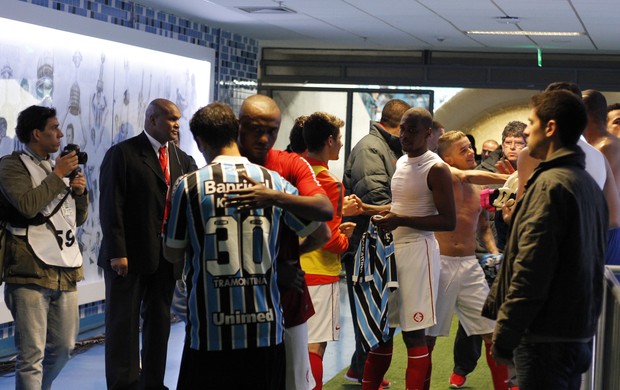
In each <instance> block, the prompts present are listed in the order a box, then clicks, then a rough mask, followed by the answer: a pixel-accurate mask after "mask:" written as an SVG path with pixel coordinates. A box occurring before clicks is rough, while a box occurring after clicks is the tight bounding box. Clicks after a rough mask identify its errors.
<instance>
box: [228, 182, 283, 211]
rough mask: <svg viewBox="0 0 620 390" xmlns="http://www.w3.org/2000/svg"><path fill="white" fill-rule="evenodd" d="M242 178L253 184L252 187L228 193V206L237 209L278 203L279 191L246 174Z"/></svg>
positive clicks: (269, 205)
mask: <svg viewBox="0 0 620 390" xmlns="http://www.w3.org/2000/svg"><path fill="white" fill-rule="evenodd" d="M241 178H243V179H244V180H247V181H248V182H250V183H251V184H252V186H251V187H250V188H246V189H240V190H231V191H228V192H227V193H226V206H227V207H234V208H236V209H237V210H248V209H262V208H265V207H271V206H273V205H276V199H277V197H278V194H280V192H279V191H276V190H272V189H270V188H267V187H265V186H264V185H263V184H262V183H259V182H257V181H256V180H253V179H251V178H250V177H248V176H247V175H245V174H242V175H241Z"/></svg>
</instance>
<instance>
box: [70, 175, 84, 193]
mask: <svg viewBox="0 0 620 390" xmlns="http://www.w3.org/2000/svg"><path fill="white" fill-rule="evenodd" d="M69 186H71V189H72V190H73V193H74V194H76V195H77V196H80V195H82V194H84V191H85V190H86V178H85V177H84V174H83V173H82V172H81V171H80V172H78V174H77V176H76V177H74V178H73V179H71V180H70V181H69Z"/></svg>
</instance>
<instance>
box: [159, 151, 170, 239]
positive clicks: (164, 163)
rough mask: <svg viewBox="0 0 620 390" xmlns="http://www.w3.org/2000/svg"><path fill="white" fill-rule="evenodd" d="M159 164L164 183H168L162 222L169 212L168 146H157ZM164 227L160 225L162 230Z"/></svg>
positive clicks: (165, 219) (166, 218)
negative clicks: (164, 179)
mask: <svg viewBox="0 0 620 390" xmlns="http://www.w3.org/2000/svg"><path fill="white" fill-rule="evenodd" d="M159 165H161V170H162V171H163V172H164V177H165V178H166V184H168V191H167V192H166V207H165V208H164V224H165V223H166V221H167V220H168V214H169V213H170V171H169V170H168V148H166V147H165V146H162V147H161V148H159ZM163 230H164V227H163V226H162V231H163Z"/></svg>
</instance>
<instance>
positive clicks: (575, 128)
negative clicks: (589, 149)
mask: <svg viewBox="0 0 620 390" xmlns="http://www.w3.org/2000/svg"><path fill="white" fill-rule="evenodd" d="M530 105H531V107H532V108H533V109H534V111H535V112H536V115H537V116H538V118H539V119H540V126H541V127H545V126H547V123H549V121H550V120H552V119H553V120H554V121H555V123H556V124H557V128H558V136H559V138H560V141H561V142H562V144H563V145H566V146H572V145H575V144H577V141H578V140H579V137H580V136H581V133H582V132H583V130H584V129H585V128H586V125H587V123H588V115H587V113H586V107H585V105H584V103H583V100H582V99H580V98H579V97H578V96H576V95H575V94H574V93H572V92H569V91H567V90H555V91H545V92H542V93H539V94H537V95H534V96H533V97H532V99H531V100H530Z"/></svg>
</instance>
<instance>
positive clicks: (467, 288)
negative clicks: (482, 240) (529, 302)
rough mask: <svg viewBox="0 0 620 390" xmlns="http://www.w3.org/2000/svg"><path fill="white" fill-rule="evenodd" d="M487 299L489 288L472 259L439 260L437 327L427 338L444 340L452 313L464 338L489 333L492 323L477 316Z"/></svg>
mask: <svg viewBox="0 0 620 390" xmlns="http://www.w3.org/2000/svg"><path fill="white" fill-rule="evenodd" d="M487 295H489V285H488V284H487V282H486V280H485V279H484V272H483V271H482V267H480V265H479V264H478V259H476V257H475V256H467V257H451V256H441V276H440V277H439V294H438V298H437V325H435V326H433V327H432V328H430V329H429V330H428V332H427V334H428V335H429V336H448V335H449V334H450V325H451V323H452V317H453V316H454V312H455V311H456V314H457V316H458V317H459V321H460V322H461V325H463V329H465V332H466V333H467V334H468V335H484V334H488V333H493V330H494V328H495V321H491V320H489V319H487V318H484V317H482V315H480V312H481V311H482V306H483V305H484V301H485V300H486V299H487Z"/></svg>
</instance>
